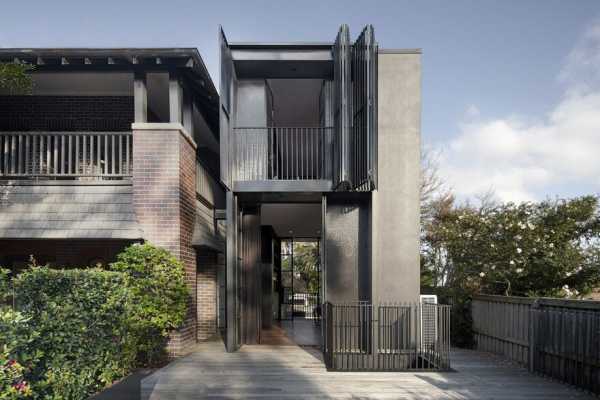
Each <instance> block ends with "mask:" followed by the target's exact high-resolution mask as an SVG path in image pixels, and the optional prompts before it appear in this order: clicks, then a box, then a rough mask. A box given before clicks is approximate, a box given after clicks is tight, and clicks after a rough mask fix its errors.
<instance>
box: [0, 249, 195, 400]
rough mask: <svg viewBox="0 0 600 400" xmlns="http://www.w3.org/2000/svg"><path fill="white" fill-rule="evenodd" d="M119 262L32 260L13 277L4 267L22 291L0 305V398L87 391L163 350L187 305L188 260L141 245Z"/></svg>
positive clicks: (85, 394) (2, 284) (2, 282)
mask: <svg viewBox="0 0 600 400" xmlns="http://www.w3.org/2000/svg"><path fill="white" fill-rule="evenodd" d="M112 269H113V270H111V271H107V270H103V269H99V268H85V269H69V270H65V269H52V268H49V267H39V266H32V267H30V268H29V269H27V270H25V271H23V272H21V273H20V274H19V275H18V276H17V277H15V278H14V279H13V281H12V285H10V284H7V280H6V274H5V273H4V272H0V289H2V290H6V288H8V287H10V286H13V287H14V293H15V296H14V302H15V310H12V309H10V308H8V306H6V305H5V306H4V307H1V305H0V400H4V399H26V398H34V399H61V400H62V399H64V400H67V399H73V400H75V399H87V398H89V397H90V396H91V395H93V394H94V393H97V392H98V391H100V390H102V389H103V388H104V387H106V386H107V385H109V384H111V383H112V382H114V381H115V380H118V379H119V378H121V377H124V376H126V375H127V374H128V373H129V372H130V371H131V370H132V369H133V368H135V367H137V366H139V365H140V362H146V361H147V358H148V354H154V355H155V354H162V353H163V348H164V344H165V343H166V338H167V337H168V334H169V332H170V331H171V330H172V329H176V328H177V327H179V326H180V325H181V323H182V322H183V320H184V317H185V313H186V305H187V299H188V295H189V293H188V291H187V287H186V286H185V281H184V271H183V266H182V265H181V263H179V262H178V261H177V260H175V259H174V258H173V257H172V256H171V255H170V254H169V253H168V252H166V251H164V250H159V249H156V248H154V247H153V246H150V245H134V246H130V247H129V248H127V249H126V250H125V251H124V252H123V253H122V255H121V256H119V261H118V263H115V265H114V267H113V268H112ZM163 300H165V302H164V303H163ZM140 355H141V356H140Z"/></svg>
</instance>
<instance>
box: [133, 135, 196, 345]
mask: <svg viewBox="0 0 600 400" xmlns="http://www.w3.org/2000/svg"><path fill="white" fill-rule="evenodd" d="M195 154H196V148H195V145H194V144H192V143H191V142H190V141H189V140H188V139H187V138H186V137H185V136H184V134H183V132H182V131H180V130H177V129H160V130H159V129H156V130H147V129H142V130H137V129H134V131H133V203H134V208H135V212H136V215H137V218H138V222H139V223H140V226H141V228H142V230H143V235H144V239H145V240H147V241H149V242H150V243H153V244H155V245H157V246H161V247H163V248H166V249H167V250H169V251H170V252H171V253H173V255H174V256H175V257H177V258H178V259H179V260H181V261H182V262H183V264H184V266H185V270H186V281H187V283H188V285H189V288H190V290H191V296H190V308H189V312H188V316H187V318H186V322H185V325H184V326H183V328H181V329H180V330H178V331H177V332H175V333H173V335H172V337H171V340H170V343H169V351H170V352H171V354H173V355H179V354H181V353H183V352H184V351H185V349H186V348H187V347H188V346H190V345H191V344H193V343H195V341H196V252H195V250H194V248H193V247H192V245H191V244H192V234H193V228H194V217H195V195H196V189H195V171H196V170H195Z"/></svg>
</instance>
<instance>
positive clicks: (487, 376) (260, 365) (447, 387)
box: [142, 342, 597, 400]
mask: <svg viewBox="0 0 600 400" xmlns="http://www.w3.org/2000/svg"><path fill="white" fill-rule="evenodd" d="M451 363H452V368H453V369H454V370H455V372H444V373H437V372H419V373H411V372H394V373H390V372H366V373H365V372H360V373H354V372H328V371H327V370H326V369H325V367H324V365H323V362H322V361H321V355H320V353H319V351H318V350H316V349H314V348H303V347H298V346H244V347H242V349H241V350H240V351H238V352H236V353H226V352H225V349H224V347H223V345H222V344H221V343H216V342H214V343H203V344H200V345H198V347H197V349H196V351H194V352H193V353H192V354H190V355H189V356H187V357H184V358H181V359H178V360H176V361H174V362H172V363H171V364H169V365H168V366H166V367H165V368H162V369H160V370H158V371H156V372H155V373H154V374H152V375H150V376H148V377H146V378H145V379H144V380H143V381H142V398H143V399H150V400H158V399H160V400H171V399H173V400H174V399H177V400H188V399H432V400H433V399H452V400H457V399H489V400H492V399H493V400H504V399H516V400H525V399H527V400H542V399H544V400H558V399H561V400H565V399H590V400H591V399H596V400H597V398H596V397H593V396H590V395H587V394H585V393H583V392H581V391H578V390H576V389H573V388H571V387H569V386H566V385H563V384H561V383H558V382H553V381H551V380H549V379H546V378H543V377H540V376H537V375H533V374H530V373H529V372H528V371H527V370H525V369H523V368H520V367H517V366H515V365H514V364H510V363H508V362H504V361H502V360H501V359H499V358H496V357H495V356H492V355H489V354H485V353H478V352H475V351H469V350H454V351H453V352H452V359H451Z"/></svg>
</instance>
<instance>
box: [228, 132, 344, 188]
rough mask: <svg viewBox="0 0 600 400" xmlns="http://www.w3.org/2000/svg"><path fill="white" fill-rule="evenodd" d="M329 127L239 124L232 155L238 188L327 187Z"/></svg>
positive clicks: (328, 184)
mask: <svg viewBox="0 0 600 400" xmlns="http://www.w3.org/2000/svg"><path fill="white" fill-rule="evenodd" d="M332 139H333V128H331V127H279V126H277V127H275V126H270V127H238V128H234V129H233V143H232V146H231V151H232V153H233V154H231V158H232V160H233V164H232V166H233V171H232V172H233V180H234V182H235V183H236V186H237V187H238V188H251V187H252V186H254V187H256V188H257V190H258V188H259V187H260V186H262V187H263V188H266V187H280V188H283V187H287V188H293V187H297V188H300V189H301V188H311V187H313V188H320V190H329V189H330V188H331V179H332V170H331V165H332V159H331V157H332Z"/></svg>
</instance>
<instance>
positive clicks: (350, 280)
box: [324, 195, 371, 303]
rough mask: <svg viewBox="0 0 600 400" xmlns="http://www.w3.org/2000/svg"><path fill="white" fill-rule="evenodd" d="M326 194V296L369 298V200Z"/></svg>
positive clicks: (333, 299)
mask: <svg viewBox="0 0 600 400" xmlns="http://www.w3.org/2000/svg"><path fill="white" fill-rule="evenodd" d="M335 197H336V196H334V195H331V196H329V197H328V198H327V212H326V214H325V248H326V249H325V250H326V254H325V269H324V270H325V288H326V291H325V298H326V300H327V301H330V302H332V303H343V302H353V301H358V300H365V301H368V300H369V299H370V293H369V292H370V284H371V282H370V280H371V276H370V274H371V271H370V265H369V264H370V263H369V254H370V248H369V247H370V240H369V236H370V226H369V219H370V218H369V214H370V213H369V201H368V198H366V199H360V200H358V199H341V198H335Z"/></svg>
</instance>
